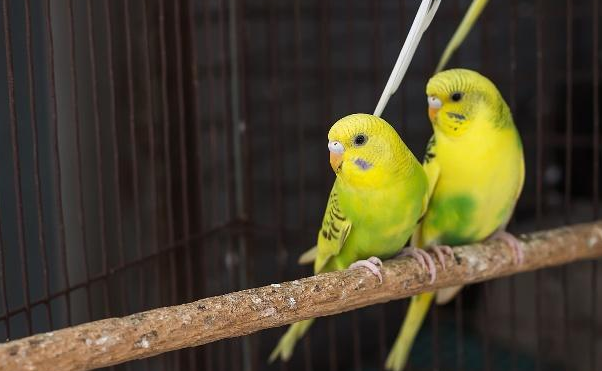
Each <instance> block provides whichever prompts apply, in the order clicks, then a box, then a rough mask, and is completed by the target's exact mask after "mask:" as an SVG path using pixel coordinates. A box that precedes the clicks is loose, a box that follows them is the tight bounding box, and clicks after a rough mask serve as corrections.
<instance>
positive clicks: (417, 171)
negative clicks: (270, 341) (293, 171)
mask: <svg viewBox="0 0 602 371" xmlns="http://www.w3.org/2000/svg"><path fill="white" fill-rule="evenodd" d="M328 149H329V151H330V164H331V166H332V168H333V170H334V171H335V173H336V180H335V182H334V185H333V187H332V191H331V192H330V197H329V199H328V204H327V206H326V212H325V214H324V219H323V222H322V228H321V229H320V231H319V232H318V244H317V249H316V250H314V251H315V261H314V272H315V273H320V272H328V271H334V270H342V269H346V268H348V267H351V268H355V267H366V268H368V269H369V270H370V271H372V273H374V274H375V275H376V276H377V277H378V278H379V280H381V281H382V276H381V273H380V265H381V262H380V259H386V258H389V257H391V256H393V255H395V254H397V253H398V252H399V251H400V250H401V249H402V248H403V246H404V245H405V243H406V242H407V240H408V239H409V238H410V236H411V235H412V232H413V231H414V229H415V228H416V225H417V223H418V220H419V218H420V217H421V216H422V215H423V213H424V211H425V209H426V204H427V201H428V181H427V178H426V175H425V173H424V170H423V169H422V166H420V163H419V162H418V160H416V158H415V157H414V155H413V154H412V152H410V150H409V149H408V148H407V147H406V145H405V144H404V143H403V141H402V140H401V138H400V137H399V135H398V134H397V132H396V131H395V129H393V127H391V125H389V124H388V123H387V122H385V121H384V120H383V119H381V118H379V117H376V116H373V115H368V114H354V115H349V116H347V117H344V118H342V119H340V120H339V121H337V122H336V123H335V124H334V125H333V126H332V128H331V129H330V131H329V133H328ZM312 322H313V319H311V320H305V321H301V322H297V323H295V324H293V325H291V326H290V327H289V329H288V331H287V332H286V334H284V336H283V337H282V338H281V339H280V341H279V343H278V345H277V346H276V348H275V349H274V351H273V352H272V354H271V355H270V359H269V360H270V362H271V361H274V360H275V359H277V358H281V359H282V360H283V361H286V360H288V359H289V358H290V357H291V355H292V353H293V349H294V347H295V344H296V342H297V340H299V339H300V338H301V337H302V336H303V335H304V334H305V332H306V331H307V330H308V328H309V326H310V325H311V324H312Z"/></svg>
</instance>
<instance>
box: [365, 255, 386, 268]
mask: <svg viewBox="0 0 602 371" xmlns="http://www.w3.org/2000/svg"><path fill="white" fill-rule="evenodd" d="M368 261H369V262H370V263H372V264H374V265H377V266H379V267H382V266H383V261H382V260H380V259H379V258H378V257H376V256H371V257H369V258H368Z"/></svg>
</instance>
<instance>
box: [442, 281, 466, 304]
mask: <svg viewBox="0 0 602 371" xmlns="http://www.w3.org/2000/svg"><path fill="white" fill-rule="evenodd" d="M462 287H464V286H462V285H458V286H451V287H446V288H444V289H439V290H437V297H436V298H435V302H436V303H437V305H445V304H447V303H449V302H450V301H452V300H453V299H454V298H455V297H456V295H458V293H459V292H460V290H462Z"/></svg>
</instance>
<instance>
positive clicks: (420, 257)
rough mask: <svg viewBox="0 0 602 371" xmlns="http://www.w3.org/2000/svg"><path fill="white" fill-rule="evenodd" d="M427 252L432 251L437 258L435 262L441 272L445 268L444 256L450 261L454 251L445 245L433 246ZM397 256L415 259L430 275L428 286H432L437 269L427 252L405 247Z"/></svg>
mask: <svg viewBox="0 0 602 371" xmlns="http://www.w3.org/2000/svg"><path fill="white" fill-rule="evenodd" d="M429 250H433V252H434V253H435V255H436V256H437V261H439V264H441V268H442V269H443V270H445V269H446V268H445V259H446V258H445V255H449V256H450V257H451V258H452V259H453V257H454V251H453V250H452V248H451V247H449V246H447V245H435V246H432V247H429ZM398 256H411V257H412V258H414V259H416V260H417V261H418V263H419V264H420V265H421V266H422V268H423V269H424V270H427V271H428V272H429V275H430V280H429V284H432V283H433V282H435V279H436V278H437V267H436V266H435V261H434V260H433V258H432V257H431V256H430V255H429V253H428V252H426V251H425V250H423V249H418V248H415V247H412V246H409V247H406V248H405V249H403V250H402V252H401V254H399V255H398Z"/></svg>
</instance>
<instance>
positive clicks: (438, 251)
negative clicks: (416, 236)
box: [433, 247, 445, 270]
mask: <svg viewBox="0 0 602 371" xmlns="http://www.w3.org/2000/svg"><path fill="white" fill-rule="evenodd" d="M433 251H434V252H435V255H437V260H438V261H439V264H441V268H442V269H443V270H445V257H444V256H443V252H442V251H441V249H440V248H438V247H434V248H433Z"/></svg>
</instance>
